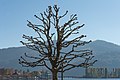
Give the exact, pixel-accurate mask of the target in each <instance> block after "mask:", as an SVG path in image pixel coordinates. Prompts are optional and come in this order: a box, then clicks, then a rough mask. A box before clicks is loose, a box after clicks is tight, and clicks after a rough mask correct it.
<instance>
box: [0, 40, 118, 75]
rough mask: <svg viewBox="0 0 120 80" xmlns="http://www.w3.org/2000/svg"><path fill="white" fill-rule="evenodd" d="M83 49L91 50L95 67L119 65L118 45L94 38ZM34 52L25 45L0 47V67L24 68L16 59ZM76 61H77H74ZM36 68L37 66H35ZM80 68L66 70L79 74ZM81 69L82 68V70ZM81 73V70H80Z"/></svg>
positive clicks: (69, 73)
mask: <svg viewBox="0 0 120 80" xmlns="http://www.w3.org/2000/svg"><path fill="white" fill-rule="evenodd" d="M82 48H85V49H91V50H93V54H94V55H95V59H97V60H98V62H97V63H95V65H94V66H95V67H108V68H111V67H120V64H119V63H120V46H119V45H116V44H113V43H110V42H106V41H103V40H96V41H93V42H92V43H90V44H87V45H86V46H84V47H82ZM25 52H26V53H34V51H32V50H30V49H28V48H26V47H12V48H6V49H0V68H3V67H9V68H18V69H24V68H23V67H21V65H19V63H18V59H19V58H20V56H22V55H23V54H24V53H25ZM76 62H77V61H76ZM37 69H38V68H37ZM79 69H80V70H81V68H76V69H73V70H71V71H70V72H67V73H66V74H68V75H73V74H74V75H80V73H81V71H80V70H79ZM82 71H83V70H82ZM82 73H83V72H82Z"/></svg>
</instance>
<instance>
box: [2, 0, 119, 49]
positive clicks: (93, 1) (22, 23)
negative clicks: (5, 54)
mask: <svg viewBox="0 0 120 80" xmlns="http://www.w3.org/2000/svg"><path fill="white" fill-rule="evenodd" d="M54 4H58V6H60V11H61V13H64V12H65V11H66V10H68V11H69V14H77V15H78V20H79V22H80V23H81V24H82V23H85V26H84V27H83V28H82V29H81V32H80V33H81V34H86V35H87V38H86V40H97V39H99V40H105V41H108V42H112V43H115V44H118V45H120V37H119V34H120V0H0V49H1V48H7V47H16V46H22V44H21V43H20V41H21V40H24V39H22V35H23V34H28V35H31V34H34V32H33V31H32V30H31V29H29V28H28V27H27V26H26V25H27V20H30V21H33V22H35V20H36V19H35V18H34V16H33V15H35V14H39V13H40V12H43V11H44V10H45V9H46V8H47V6H49V5H52V6H53V5H54Z"/></svg>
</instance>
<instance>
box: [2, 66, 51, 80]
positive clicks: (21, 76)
mask: <svg viewBox="0 0 120 80" xmlns="http://www.w3.org/2000/svg"><path fill="white" fill-rule="evenodd" d="M49 79H50V76H49V73H48V71H45V70H41V71H29V70H26V71H22V70H17V69H12V68H1V69H0V80H49Z"/></svg>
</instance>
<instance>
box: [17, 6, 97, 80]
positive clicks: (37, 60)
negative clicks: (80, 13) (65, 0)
mask: <svg viewBox="0 0 120 80" xmlns="http://www.w3.org/2000/svg"><path fill="white" fill-rule="evenodd" d="M59 10H60V8H59V7H57V5H54V6H53V7H51V6H48V8H47V9H46V10H45V11H44V12H43V13H40V17H39V16H37V15H34V16H35V18H37V19H38V21H40V24H33V23H32V22H30V21H28V24H27V26H28V27H30V28H32V29H33V30H34V31H35V32H36V33H37V36H35V37H33V36H27V35H23V38H24V39H26V41H25V42H23V41H21V43H22V44H23V45H25V46H27V47H28V48H30V49H32V50H34V51H37V52H38V53H37V54H39V55H38V56H31V55H28V54H26V53H25V57H26V58H25V57H23V56H21V58H20V59H19V63H20V64H21V65H22V66H26V67H36V66H45V67H46V68H47V69H49V70H50V71H51V72H52V78H53V80H58V77H57V74H58V72H65V71H67V70H70V69H72V68H75V67H87V66H91V65H93V64H94V63H95V62H96V60H94V61H91V59H92V58H93V54H92V51H91V50H88V49H87V50H86V49H85V50H83V49H80V46H84V45H85V44H87V43H90V42H91V41H82V40H81V39H82V38H84V37H86V35H80V34H79V29H80V28H82V27H83V26H84V24H82V25H80V26H76V24H78V21H77V15H76V14H74V15H73V14H72V15H71V16H70V18H69V20H68V21H66V22H65V23H64V24H63V25H60V21H61V22H62V21H63V20H61V19H62V18H63V17H65V16H66V15H67V13H68V11H66V12H65V13H64V14H63V15H59ZM55 36H56V39H54V37H55ZM27 58H30V59H32V60H28V59H27ZM33 59H34V60H33ZM75 59H77V60H79V59H80V60H81V62H80V61H79V62H77V63H75V62H74V61H75Z"/></svg>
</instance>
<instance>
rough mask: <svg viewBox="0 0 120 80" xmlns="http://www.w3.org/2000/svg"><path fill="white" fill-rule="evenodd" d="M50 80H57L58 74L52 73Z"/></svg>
mask: <svg viewBox="0 0 120 80" xmlns="http://www.w3.org/2000/svg"><path fill="white" fill-rule="evenodd" d="M52 80H58V72H57V71H52Z"/></svg>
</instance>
